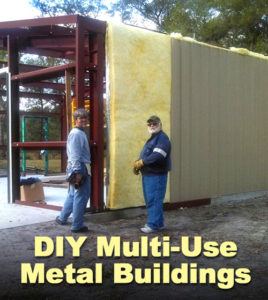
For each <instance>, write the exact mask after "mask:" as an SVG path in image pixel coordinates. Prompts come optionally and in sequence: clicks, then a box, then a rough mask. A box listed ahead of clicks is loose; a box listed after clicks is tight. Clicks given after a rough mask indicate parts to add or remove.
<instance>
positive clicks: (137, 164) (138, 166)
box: [134, 159, 144, 170]
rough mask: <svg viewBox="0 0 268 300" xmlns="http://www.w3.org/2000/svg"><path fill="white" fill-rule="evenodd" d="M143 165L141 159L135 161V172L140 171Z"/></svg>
mask: <svg viewBox="0 0 268 300" xmlns="http://www.w3.org/2000/svg"><path fill="white" fill-rule="evenodd" d="M143 165H144V163H143V161H142V159H140V160H137V161H135V162H134V168H135V169H136V170H140V169H141V167H143Z"/></svg>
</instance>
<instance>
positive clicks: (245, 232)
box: [0, 195, 268, 299]
mask: <svg viewBox="0 0 268 300" xmlns="http://www.w3.org/2000/svg"><path fill="white" fill-rule="evenodd" d="M267 208H268V195H265V196H262V197H258V198H252V199H249V200H247V201H242V202H239V203H235V202H231V203H225V204H219V205H214V206H212V205H211V206H201V207H196V208H188V209H180V210H174V211H167V212H165V220H166V228H165V229H164V230H163V231H161V232H159V233H157V234H155V233H154V234H151V235H145V234H142V233H141V232H140V231H139V227H141V226H142V225H143V224H144V223H145V222H146V216H140V217H136V218H132V219H120V220H115V221H110V222H102V223H100V222H98V223H92V222H89V221H86V224H87V225H88V227H89V228H90V231H89V232H88V233H86V234H72V233H71V232H70V228H69V226H59V225H57V224H56V223H55V222H46V223H40V224H36V225H29V226H21V227H17V228H10V229H4V230H0V243H1V258H0V264H1V275H0V276H1V277H0V296H1V299H73V298H75V299H163V298H164V299H268V238H267V228H268V222H267V219H268V209H267ZM40 236H46V237H50V238H51V239H52V240H53V241H55V240H56V237H67V236H72V237H74V238H75V239H78V238H79V237H83V236H85V237H86V240H85V242H84V244H83V246H82V247H81V253H80V256H79V257H73V255H72V249H71V247H70V246H69V244H68V243H67V242H65V247H64V257H57V256H56V254H55V252H54V253H53V254H52V255H50V256H49V257H35V250H36V245H35V237H40ZM100 236H104V237H107V238H108V241H109V238H110V237H112V236H118V237H120V241H121V243H122V244H123V243H124V242H130V243H131V242H139V241H140V240H141V237H143V236H148V240H149V242H150V241H151V240H152V239H153V238H157V237H158V240H159V241H160V242H161V243H160V244H161V247H160V248H159V249H158V250H159V251H160V250H161V249H162V247H164V246H163V240H164V241H166V242H167V241H170V245H171V246H181V248H182V246H183V245H182V239H181V238H182V236H185V237H189V238H187V239H186V240H189V244H190V250H193V249H197V247H198V243H197V238H196V239H194V237H199V238H202V244H203V245H204V243H206V242H208V241H214V242H217V243H218V245H222V243H224V242H226V241H232V242H233V243H235V244H236V246H237V248H238V251H237V254H236V255H235V256H234V257H224V256H223V255H221V254H220V255H218V256H217V257H213V258H208V257H206V256H205V254H204V253H203V250H202V252H201V254H200V255H198V256H197V257H187V255H185V254H184V255H183V253H181V252H180V253H175V252H174V253H172V254H171V255H170V256H167V257H163V256H162V257H155V256H156V255H157V253H156V254H155V253H150V251H149V255H148V256H144V257H125V256H124V255H123V253H121V256H120V257H115V256H112V257H98V256H97V238H98V237H100ZM143 239H144V238H143ZM154 241H155V240H154ZM125 244H126V245H127V243H125ZM142 247H143V249H144V247H145V246H144V244H143V246H142ZM44 249H45V248H44ZM58 249H59V248H58ZM121 250H122V249H121ZM149 250H150V247H149ZM121 252H122V251H121ZM156 252H157V251H156ZM22 263H31V264H32V267H33V266H34V264H37V263H44V264H45V270H49V269H51V268H59V269H60V270H62V271H63V270H64V269H65V267H66V266H67V265H69V264H73V267H74V268H77V269H78V268H92V269H93V280H95V275H96V274H95V272H94V271H95V264H96V263H100V264H102V274H101V275H102V276H100V277H101V278H102V283H100V284H96V283H95V284H90V283H86V284H79V283H76V284H68V283H66V280H67V279H66V277H64V280H63V282H62V283H60V284H52V283H47V282H46V283H44V284H41V283H40V284H21V264H22ZM119 263H122V264H123V263H127V264H131V265H132V267H133V269H134V268H141V269H144V268H147V269H157V268H159V266H160V269H161V270H162V268H163V264H166V265H169V267H170V272H171V271H172V270H173V269H176V268H181V267H182V266H183V265H182V264H188V265H187V267H188V268H189V269H190V270H189V271H188V276H187V274H186V277H185V272H186V271H185V272H184V275H183V278H180V276H179V275H178V276H177V277H176V276H175V275H174V276H175V277H174V278H177V279H178V282H179V283H173V282H172V280H171V279H170V281H171V282H170V283H163V279H164V278H163V276H160V283H152V284H137V283H135V282H132V283H126V284H114V267H115V264H119ZM157 263H158V264H159V265H155V264H157ZM202 268H211V269H214V270H215V283H213V280H212V279H210V282H209V283H208V282H207V283H202V284H200V283H199V279H198V278H199V277H198V276H197V283H189V281H190V280H191V279H190V278H192V280H194V269H197V274H198V272H199V269H202ZM225 268H226V269H228V270H229V271H228V273H226V270H224V269H225ZM240 268H247V269H249V270H250V278H251V280H250V282H249V283H248V284H241V283H239V282H236V280H235V279H236V278H237V277H239V276H238V275H237V273H236V272H237V270H238V269H240ZM230 270H231V271H230ZM232 270H234V271H232ZM175 271H176V270H175ZM146 272H147V271H146ZM148 272H149V271H148ZM161 272H162V271H161ZM212 272H213V270H212ZM168 273H169V272H168V271H166V273H165V276H164V277H165V280H167V281H168V277H167V276H168ZM220 273H221V274H222V275H221V277H220V275H219V274H220ZM116 274H117V275H118V272H117V273H116ZM154 274H156V273H154ZM155 276H156V275H155ZM80 277H81V276H80ZM156 277H157V276H156ZM156 277H155V278H156ZM74 278H75V277H74ZM148 278H149V279H151V280H154V277H153V276H152V277H150V276H149V277H148ZM148 278H147V279H148ZM185 278H186V279H185ZM211 278H212V277H211ZM180 279H181V280H182V281H183V282H185V280H186V282H185V283H180V281H179V280H180ZM45 281H47V279H46V278H45ZM207 281H208V278H207ZM226 286H228V287H230V288H228V289H223V288H222V287H226ZM232 286H233V287H232ZM231 287H232V288H231Z"/></svg>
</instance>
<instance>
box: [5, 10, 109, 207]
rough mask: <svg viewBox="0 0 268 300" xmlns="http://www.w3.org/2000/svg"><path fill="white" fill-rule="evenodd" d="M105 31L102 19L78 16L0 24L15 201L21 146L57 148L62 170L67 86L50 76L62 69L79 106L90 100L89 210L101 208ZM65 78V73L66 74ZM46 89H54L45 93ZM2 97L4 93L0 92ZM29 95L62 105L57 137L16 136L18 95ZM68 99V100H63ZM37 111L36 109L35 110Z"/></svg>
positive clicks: (17, 128) (60, 75)
mask: <svg viewBox="0 0 268 300" xmlns="http://www.w3.org/2000/svg"><path fill="white" fill-rule="evenodd" d="M105 32H106V23H105V22H103V21H99V20H95V19H91V18H87V17H82V16H79V15H69V16H59V17H50V18H38V19H29V20H20V21H9V22H0V50H6V51H7V53H8V61H7V62H5V61H0V65H2V67H5V66H6V65H7V66H8V71H9V72H10V74H11V84H10V95H11V102H10V103H11V104H10V105H11V107H10V110H9V111H10V114H11V120H12V122H11V123H12V126H11V145H12V153H11V157H12V166H13V167H12V168H13V169H12V170H13V173H12V178H10V180H11V184H10V186H11V188H12V195H13V199H12V202H15V201H16V200H18V199H20V186H19V179H20V167H19V166H20V160H19V157H20V155H19V154H20V149H59V150H62V169H65V164H66V156H65V150H64V148H65V147H66V138H67V134H68V132H67V128H68V126H67V120H68V116H67V115H66V114H67V110H66V109H67V108H66V107H67V105H68V104H66V101H68V99H67V90H66V89H67V88H66V85H67V83H66V81H67V80H66V81H65V83H62V81H61V82H55V81H54V82H53V81H51V79H56V78H64V76H66V72H69V74H70V75H71V76H72V77H73V78H74V80H75V82H74V83H71V84H70V86H69V88H70V92H72V93H73V96H74V97H75V98H76V99H77V103H78V107H84V101H85V99H90V147H91V153H92V195H91V210H92V211H102V210H103V209H104V202H103V177H104V174H103V173H104V132H103V128H104V124H103V123H104V112H103V93H104V76H105ZM19 53H24V54H37V55H41V56H47V57H54V58H60V59H62V64H60V65H58V66H53V67H48V68H45V67H39V66H31V65H25V64H20V63H19ZM65 78H66V77H65ZM20 86H22V87H23V86H25V87H39V88H43V89H45V90H44V92H43V93H40V92H39V93H34V92H27V91H20V90H19V87H20ZM47 89H51V90H52V91H53V92H47ZM0 95H5V91H0ZM20 97H29V98H30V97H31V98H41V99H52V100H55V101H57V102H59V103H60V104H61V113H60V114H59V117H60V118H61V124H62V126H61V139H62V140H61V141H57V142H41V141H40V142H35V143H30V142H25V143H22V142H20V140H19V130H20V129H19V115H20V112H19V98H20ZM66 99H67V100H66ZM39 114H40V113H39Z"/></svg>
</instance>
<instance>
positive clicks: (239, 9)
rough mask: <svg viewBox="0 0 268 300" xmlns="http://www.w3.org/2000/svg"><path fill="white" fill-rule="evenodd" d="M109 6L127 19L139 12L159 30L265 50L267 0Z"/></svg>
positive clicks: (128, 1)
mask: <svg viewBox="0 0 268 300" xmlns="http://www.w3.org/2000/svg"><path fill="white" fill-rule="evenodd" d="M113 10H114V12H115V11H118V12H119V13H120V14H121V17H122V20H123V21H129V22H130V23H133V20H134V19H135V16H136V15H137V14H139V15H140V16H141V17H142V18H143V19H145V20H150V21H153V22H154V23H155V24H156V26H157V28H158V30H160V31H162V32H167V33H170V32H180V33H182V35H184V36H190V37H193V38H195V39H197V40H199V41H202V42H206V43H210V44H214V45H218V46H222V47H230V46H235V47H242V48H247V49H249V50H252V51H256V52H260V53H263V54H268V1H267V0H167V1H163V0H149V1H141V0H119V1H117V2H116V3H115V4H114V5H113Z"/></svg>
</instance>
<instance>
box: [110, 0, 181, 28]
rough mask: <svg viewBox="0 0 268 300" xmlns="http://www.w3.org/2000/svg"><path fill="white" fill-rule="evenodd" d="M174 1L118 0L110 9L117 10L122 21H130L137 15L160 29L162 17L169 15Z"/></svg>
mask: <svg viewBox="0 0 268 300" xmlns="http://www.w3.org/2000/svg"><path fill="white" fill-rule="evenodd" d="M176 3H177V0H153V1H152V0H147V1H142V0H119V1H117V2H115V3H114V4H112V11H113V12H114V13H115V12H119V14H120V15H121V18H122V21H130V22H131V23H133V20H135V18H136V17H137V15H139V16H141V17H143V18H144V19H145V20H150V21H152V22H154V23H155V24H156V26H157V27H158V29H159V30H161V29H162V22H163V20H164V18H165V17H166V16H167V15H169V13H170V11H171V10H172V8H174V7H175V5H176Z"/></svg>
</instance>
